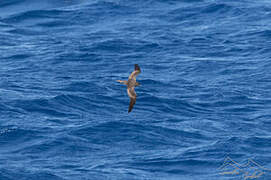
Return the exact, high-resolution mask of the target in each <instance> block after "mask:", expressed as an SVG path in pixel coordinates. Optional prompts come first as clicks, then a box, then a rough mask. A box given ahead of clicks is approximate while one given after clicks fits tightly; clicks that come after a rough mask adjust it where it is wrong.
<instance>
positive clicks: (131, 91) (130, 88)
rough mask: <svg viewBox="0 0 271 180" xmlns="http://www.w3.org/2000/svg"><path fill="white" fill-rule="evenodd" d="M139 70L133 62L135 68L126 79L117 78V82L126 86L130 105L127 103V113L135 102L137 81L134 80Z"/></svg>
mask: <svg viewBox="0 0 271 180" xmlns="http://www.w3.org/2000/svg"><path fill="white" fill-rule="evenodd" d="M140 72H141V70H140V68H139V66H138V65H137V64H135V70H134V71H133V72H132V73H131V75H130V76H129V78H128V81H122V80H118V82H120V83H121V84H125V85H126V86H127V94H128V96H129V97H130V105H129V109H128V113H129V112H131V111H132V109H133V106H134V104H135V102H136V93H135V87H136V86H138V85H139V83H138V82H137V81H136V76H137V75H138V74H139V73H140Z"/></svg>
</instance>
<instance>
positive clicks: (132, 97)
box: [127, 87, 136, 113]
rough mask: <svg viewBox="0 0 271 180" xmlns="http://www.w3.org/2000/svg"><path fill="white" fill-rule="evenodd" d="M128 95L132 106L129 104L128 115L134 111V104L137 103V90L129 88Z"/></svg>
mask: <svg viewBox="0 0 271 180" xmlns="http://www.w3.org/2000/svg"><path fill="white" fill-rule="evenodd" d="M127 93H128V96H129V97H130V104H129V110H128V113H129V112H131V111H132V109H133V107H134V104H135V102H136V93H135V88H134V87H130V88H127Z"/></svg>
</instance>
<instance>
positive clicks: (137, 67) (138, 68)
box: [129, 64, 141, 79]
mask: <svg viewBox="0 0 271 180" xmlns="http://www.w3.org/2000/svg"><path fill="white" fill-rule="evenodd" d="M140 72H141V70H140V67H139V66H138V64H135V70H134V71H133V72H132V73H131V74H130V76H129V79H136V76H137V75H138V74H139V73H140Z"/></svg>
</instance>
